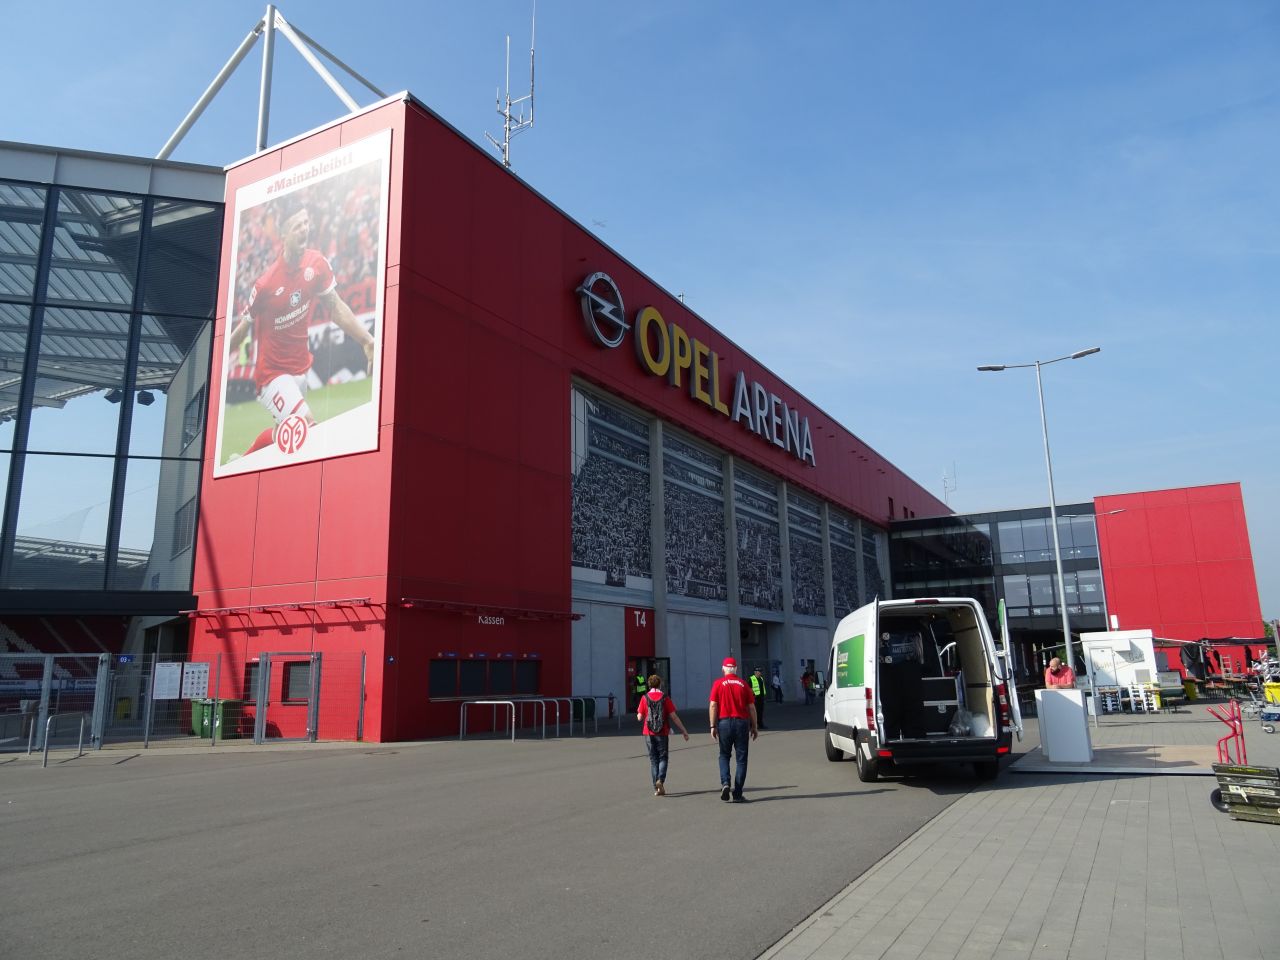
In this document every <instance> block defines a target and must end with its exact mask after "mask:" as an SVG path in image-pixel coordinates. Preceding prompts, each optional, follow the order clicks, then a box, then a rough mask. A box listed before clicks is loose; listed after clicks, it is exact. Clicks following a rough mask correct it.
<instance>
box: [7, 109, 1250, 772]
mask: <svg viewBox="0 0 1280 960" xmlns="http://www.w3.org/2000/svg"><path fill="white" fill-rule="evenodd" d="M0 364H2V365H3V367H2V369H0V476H3V477H4V478H5V485H4V488H3V489H4V501H3V514H2V517H0V749H6V748H7V749H21V748H23V747H24V746H25V744H27V743H28V742H34V743H36V744H39V743H40V742H41V740H42V738H43V737H44V733H45V731H46V730H48V731H49V735H50V737H53V736H55V735H57V734H58V732H59V728H58V723H60V722H62V720H65V721H67V722H69V723H70V724H72V725H73V726H72V728H71V735H72V738H73V742H74V732H75V731H74V724H75V723H77V721H78V718H79V717H80V716H82V715H83V716H84V717H85V718H86V720H87V721H88V724H89V736H90V738H91V740H92V741H93V742H97V743H98V744H101V743H102V742H103V741H104V740H109V741H120V740H126V739H134V738H139V739H143V740H144V741H145V740H147V739H148V738H150V737H152V736H191V735H206V736H210V737H211V738H213V739H216V738H217V737H218V736H223V737H234V736H245V737H247V736H252V737H254V738H255V739H258V740H264V739H270V738H317V737H320V738H333V739H341V738H364V739H369V740H380V741H386V740H403V739H415V738H421V737H430V736H440V735H448V734H457V733H458V732H459V728H460V726H461V725H462V723H463V721H464V719H465V721H466V723H467V726H468V728H469V729H473V730H474V729H487V728H489V727H490V726H492V725H494V724H501V723H502V720H503V718H502V717H501V716H500V714H499V708H497V707H490V706H489V705H484V706H482V707H479V708H477V709H471V710H469V711H468V708H465V707H464V706H463V704H464V703H465V702H468V701H476V700H513V699H517V700H518V698H526V699H527V698H533V697H567V696H570V695H573V696H576V697H581V698H583V699H582V700H580V701H578V702H577V703H576V704H574V705H570V704H569V703H562V704H561V705H560V706H559V707H556V708H553V709H555V710H556V711H557V713H559V712H569V711H572V712H576V713H578V714H579V715H590V714H591V713H595V715H596V717H597V719H599V718H601V717H603V716H605V715H607V714H608V713H609V712H610V711H612V712H613V713H615V714H616V713H618V712H620V711H627V710H630V709H631V707H632V705H633V704H634V702H635V700H634V697H635V693H636V684H637V681H638V680H639V681H641V682H642V681H643V678H644V677H646V676H647V675H648V674H650V673H658V674H660V675H662V676H663V677H664V678H665V679H666V680H667V684H668V689H669V690H670V691H671V693H672V695H673V697H674V698H675V700H676V702H677V703H679V704H681V705H686V704H694V705H696V704H700V703H702V702H704V700H705V696H706V691H707V690H708V688H709V686H710V683H711V682H712V680H713V679H714V678H715V677H716V676H718V675H719V665H720V662H721V660H722V659H723V658H724V657H725V656H726V655H729V654H732V655H734V656H736V657H738V658H739V660H740V661H741V663H742V666H743V668H744V670H745V671H750V669H751V668H753V667H755V666H760V667H763V668H764V669H765V674H766V676H769V677H771V676H772V675H773V673H774V671H775V670H776V672H777V673H778V675H779V676H780V677H781V680H782V683H783V686H784V691H785V694H786V696H787V697H788V699H796V698H798V697H800V696H802V692H801V687H800V678H801V676H802V675H803V674H804V672H805V671H806V670H817V671H823V670H825V668H826V659H827V653H828V650H829V645H830V638H831V634H832V631H833V630H834V627H835V625H836V623H837V622H838V620H839V619H840V618H841V617H843V616H844V615H845V614H846V613H848V612H849V611H850V610H852V609H854V608H856V607H858V606H860V605H861V604H863V603H865V602H867V601H869V600H871V599H872V598H876V597H880V598H882V599H883V598H888V597H891V596H908V597H910V596H916V597H929V596H942V595H966V596H975V597H978V598H979V599H980V600H982V602H983V604H984V606H985V607H986V609H987V612H988V615H989V616H990V617H991V619H992V622H993V625H994V624H995V623H996V621H997V619H998V618H997V604H998V603H1000V602H1003V603H1004V604H1005V607H1006V609H1007V611H1008V625H1009V629H1010V637H1011V639H1012V640H1013V650H1014V659H1015V666H1016V668H1017V671H1018V678H1019V682H1020V684H1021V685H1022V686H1024V687H1028V688H1029V687H1031V686H1034V685H1035V683H1036V682H1037V680H1038V677H1039V671H1040V670H1041V669H1042V661H1043V659H1044V658H1045V657H1047V656H1048V655H1050V654H1051V653H1053V652H1055V651H1056V647H1057V644H1058V642H1059V640H1060V634H1058V633H1057V630H1058V625H1059V623H1060V610H1061V604H1062V603H1063V602H1065V603H1066V605H1067V611H1068V613H1069V615H1070V617H1071V619H1072V624H1073V627H1074V629H1076V630H1077V631H1078V630H1097V629H1104V628H1105V627H1106V626H1108V625H1109V626H1112V627H1115V626H1117V625H1121V626H1123V628H1125V629H1135V628H1148V629H1153V630H1155V631H1156V632H1157V634H1158V635H1159V636H1164V637H1172V638H1176V639H1182V640H1185V641H1197V640H1199V639H1201V638H1203V637H1221V636H1228V635H1230V636H1235V637H1239V636H1245V637H1250V638H1259V639H1260V638H1261V634H1262V622H1261V616H1260V609H1259V604H1258V599H1257V590H1256V584H1255V581H1254V578H1253V563H1252V556H1251V553H1250V549H1249V543H1248V532H1247V528H1246V526H1245V522H1244V505H1243V497H1242V493H1241V491H1240V488H1239V485H1238V484H1223V485H1217V486H1212V487H1202V488H1185V489H1177V490H1167V491H1153V492H1148V493H1142V494H1129V495H1124V496H1121V497H1101V498H1097V499H1096V500H1095V501H1093V502H1092V503H1085V504H1076V505H1068V506H1066V507H1064V508H1062V510H1060V516H1059V519H1058V532H1059V535H1060V539H1061V541H1062V545H1063V555H1064V558H1065V567H1066V570H1065V576H1064V580H1065V588H1066V589H1065V597H1060V596H1058V591H1057V587H1056V576H1055V571H1054V563H1053V557H1052V555H1051V554H1050V553H1048V549H1049V543H1050V542H1051V538H1050V536H1049V535H1050V533H1051V531H1050V528H1049V526H1048V520H1047V513H1048V511H1047V508H1043V507H1037V508H1033V509H1031V510H1023V511H1003V512H1000V513H992V514H983V515H976V514H975V515H971V516H968V517H955V516H952V515H951V511H950V510H949V509H948V508H947V506H946V505H945V504H944V503H943V502H941V501H940V500H938V499H936V498H935V497H933V496H932V495H930V494H929V493H928V492H927V491H926V490H924V489H923V488H922V487H921V486H920V485H919V484H917V483H915V482H913V481H912V480H911V479H910V478H908V477H907V476H905V475H904V474H903V473H902V471H900V470H899V469H897V468H896V467H894V466H893V465H892V464H891V463H889V462H888V461H887V460H886V459H885V458H884V457H883V456H881V455H880V454H878V453H877V452H876V451H874V450H872V449H870V448H869V447H868V446H867V445H866V444H865V443H864V442H863V441H862V440H860V439H859V438H858V437H857V436H855V435H853V434H852V433H850V432H849V431H848V430H846V429H845V428H844V427H842V426H840V425H839V424H837V423H835V422H834V421H833V420H832V419H831V418H830V417H829V416H827V415H826V414H824V413H823V412H822V411H821V410H819V409H818V408H817V407H815V406H814V405H813V404H812V403H810V402H809V401H808V400H806V399H805V397H803V396H802V395H801V394H800V393H799V392H797V391H796V390H795V389H793V388H792V387H790V386H789V385H787V384H786V383H783V382H782V381H781V380H780V379H779V378H778V377H776V376H775V375H773V374H772V373H770V372H769V370H768V369H767V368H765V367H764V366H763V365H762V364H761V363H760V362H758V361H757V360H756V359H754V358H753V357H751V356H749V355H747V354H746V353H745V352H743V351H742V350H741V349H740V348H739V347H737V346H736V345H735V344H734V343H733V342H732V341H731V340H729V339H728V338H727V337H726V336H725V335H724V334H722V333H720V332H719V331H718V330H717V329H715V328H714V327H712V326H711V325H710V324H708V323H707V322H706V321H704V320H703V319H702V318H700V317H698V316H697V315H695V314H694V313H692V312H691V311H690V310H688V309H687V308H686V307H685V306H684V304H683V303H681V302H680V300H679V299H678V298H677V297H674V296H672V295H670V294H668V293H667V292H665V291H664V290H662V289H660V288H659V287H658V286H657V285H656V284H654V283H653V282H652V281H651V280H650V279H648V278H647V277H646V276H645V275H644V274H643V273H641V272H640V271H639V270H637V269H636V268H635V267H633V266H632V265H631V264H630V263H628V262H627V261H626V260H624V259H622V257H620V256H619V255H618V253H616V252H615V251H613V250H611V249H610V248H609V247H607V246H606V245H604V244H603V243H601V242H600V241H599V239H597V238H596V237H594V236H592V235H591V234H590V233H589V232H588V231H586V230H584V229H583V228H582V227H581V226H580V225H579V224H577V223H575V222H574V221H573V220H572V219H570V218H569V217H567V216H565V215H564V214H563V213H562V212H561V211H559V210H558V209H556V208H555V206H553V205H552V204H550V203H548V202H547V201H546V200H545V199H544V198H542V197H541V196H539V195H538V194H537V193H536V192H535V191H533V190H532V189H530V188H529V186H528V185H526V184H524V183H523V182H521V181H520V180H519V179H518V178H517V177H515V176H513V175H512V174H511V172H510V171H509V170H507V169H505V168H504V167H503V166H502V165H501V164H500V163H499V162H497V161H496V160H495V159H493V158H492V157H491V156H489V154H488V153H486V152H485V151H484V150H482V149H480V148H478V147H477V146H476V145H474V144H473V143H471V142H470V141H469V140H467V139H466V138H465V137H463V136H462V135H460V134H459V133H458V132H457V131H455V130H453V129H452V128H451V127H449V126H448V125H447V124H445V123H444V122H443V121H441V120H440V119H439V118H438V117H437V116H435V115H434V114H433V113H431V111H430V110H428V109H427V108H425V107H424V106H423V105H421V104H420V103H418V102H417V101H416V100H414V99H413V98H412V97H410V96H408V95H401V96H398V97H393V98H390V99H387V100H384V101H382V102H381V103H378V104H375V105H374V106H372V107H369V108H367V109H365V110H363V111H360V112H358V113H356V114H352V115H350V116H348V117H346V118H344V119H342V120H340V121H338V122H335V123H333V124H331V125H329V126H326V127H324V128H322V129H320V130H317V131H314V132H312V133H310V134H308V135H305V136H303V137H300V138H297V139H295V140H293V141H290V142H288V143H285V144H283V145H281V146H279V147H275V148H272V149H270V150H267V151H265V152H263V153H260V154H257V155H255V156H253V157H251V158H249V159H247V160H244V161H242V162H240V163H237V164H234V165H233V166H231V167H229V168H227V169H226V170H223V169H220V168H214V167H205V166H197V165H191V164H179V163H172V162H167V161H154V160H139V159H136V158H128V157H116V156H103V155H99V154H90V153H84V152H79V151H72V150H62V149H56V148H45V147H32V146H27V145H20V144H7V143H0ZM891 528H892V531H893V540H892V551H891V549H890V546H891V541H890V530H891ZM1258 647H1259V645H1258V644H1256V643H1255V644H1254V647H1253V648H1242V650H1243V649H1249V650H1250V653H1251V654H1252V653H1256V652H1257V649H1258ZM520 710H521V711H523V712H522V714H521V716H520V720H521V722H523V723H525V724H529V723H538V722H539V721H540V720H543V719H547V720H551V721H552V722H554V720H555V719H556V713H550V714H545V713H541V712H540V711H539V710H538V709H537V708H532V707H531V706H530V705H529V704H522V705H521V707H520ZM50 718H52V720H51V719H50Z"/></svg>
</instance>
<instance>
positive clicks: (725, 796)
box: [720, 783, 729, 803]
mask: <svg viewBox="0 0 1280 960" xmlns="http://www.w3.org/2000/svg"><path fill="white" fill-rule="evenodd" d="M720 799H721V800H723V801H724V802H725V803H728V802H729V785H728V784H727V783H726V784H725V785H724V786H723V787H721V788H720Z"/></svg>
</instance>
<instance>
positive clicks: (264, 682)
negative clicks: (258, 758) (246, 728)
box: [253, 651, 321, 743]
mask: <svg viewBox="0 0 1280 960" xmlns="http://www.w3.org/2000/svg"><path fill="white" fill-rule="evenodd" d="M320 661H321V655H320V654H318V653H311V652H307V651H304V652H289V651H282V652H272V653H262V654H259V655H258V671H257V682H256V689H255V690H254V706H255V709H254V720H253V723H254V726H253V741H254V743H266V742H267V741H268V740H272V741H277V742H284V741H301V742H311V743H314V742H315V739H316V730H317V729H318V728H319V718H320Z"/></svg>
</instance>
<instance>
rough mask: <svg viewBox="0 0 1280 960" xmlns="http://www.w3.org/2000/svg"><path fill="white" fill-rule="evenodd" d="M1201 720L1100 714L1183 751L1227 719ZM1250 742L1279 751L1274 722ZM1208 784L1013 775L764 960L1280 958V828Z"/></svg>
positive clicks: (918, 836)
mask: <svg viewBox="0 0 1280 960" xmlns="http://www.w3.org/2000/svg"><path fill="white" fill-rule="evenodd" d="M1210 719H1211V718H1210ZM1205 720H1206V715H1205V714H1204V712H1203V708H1202V707H1201V708H1197V709H1193V710H1192V711H1190V712H1188V713H1187V714H1182V715H1170V716H1163V717H1149V718H1144V717H1112V718H1104V719H1103V721H1102V725H1101V726H1100V728H1099V730H1100V733H1099V734H1098V735H1097V736H1095V743H1099V742H1101V743H1102V745H1103V746H1104V747H1105V746H1107V744H1108V742H1113V743H1120V744H1123V743H1124V742H1125V741H1130V742H1133V743H1138V744H1145V745H1147V746H1148V747H1153V748H1155V752H1156V754H1157V755H1158V754H1159V753H1160V748H1161V747H1162V746H1163V744H1162V743H1161V741H1174V742H1173V743H1172V744H1170V745H1169V747H1168V749H1170V750H1171V751H1174V752H1178V751H1187V750H1191V749H1196V748H1204V747H1205V746H1206V742H1210V743H1211V742H1212V741H1214V740H1216V739H1217V737H1218V736H1220V735H1221V731H1225V729H1226V728H1225V727H1223V726H1222V725H1221V724H1216V726H1215V725H1211V724H1209V723H1206V722H1204V721H1205ZM1033 722H1034V721H1033ZM1246 739H1247V744H1248V748H1249V760H1250V762H1252V763H1254V764H1270V765H1274V764H1275V763H1276V760H1277V759H1280V734H1277V735H1276V736H1274V737H1268V736H1267V735H1265V734H1263V733H1262V732H1261V731H1260V730H1259V729H1258V726H1257V724H1256V723H1255V724H1252V725H1247V726H1246ZM1028 759H1029V758H1028ZM1022 762H1025V761H1022ZM1212 787H1213V783H1212V781H1210V780H1206V779H1204V778H1201V777H1197V776H1191V777H1187V776H1155V775H1144V776H1127V775H1120V774H1116V773H1114V772H1108V771H1105V770H1094V771H1092V772H1088V773H1083V774H1068V775H1065V776H1064V775H1059V774H1038V773H1033V774H1024V775H1011V773H1010V772H1009V771H1006V772H1005V773H1004V774H1003V775H1002V777H1001V779H1000V780H998V781H997V782H996V783H994V784H992V785H990V786H989V787H984V788H982V789H978V790H975V791H973V792H972V793H970V794H968V795H966V796H965V797H963V798H962V799H960V800H959V801H957V802H956V803H955V804H953V805H952V806H951V807H949V808H948V809H946V810H945V811H943V812H942V813H941V814H939V816H937V817H936V818H934V819H933V820H932V821H930V822H929V823H928V824H926V825H925V826H924V827H922V828H921V829H920V830H919V831H917V832H916V833H915V834H914V835H913V836H912V837H910V838H909V839H908V840H906V841H905V842H904V843H902V844H901V845H900V846H899V847H898V848H897V849H895V850H894V851H893V853H891V854H890V855H889V856H888V857H886V858H885V859H883V860H881V861H880V862H879V863H878V864H876V866H874V867H873V868H872V869H871V870H869V871H868V872H867V873H865V874H863V875H862V876H861V877H859V878H858V879H857V880H856V881H854V882H853V883H852V884H850V885H849V886H848V887H847V888H845V890H843V891H842V892H841V893H840V894H838V895H837V896H836V897H834V898H833V899H832V900H830V901H829V902H828V903H826V904H825V905H824V906H823V907H821V908H820V909H819V910H818V911H817V912H816V913H814V914H813V915H812V916H811V917H809V918H808V919H807V920H806V921H805V922H804V923H802V924H800V925H799V926H798V927H797V928H796V929H795V930H793V931H792V932H791V933H790V934H788V935H787V936H786V937H784V938H783V939H782V940H781V941H780V942H778V943H777V944H775V945H774V946H773V947H772V948H771V949H770V950H768V951H766V952H765V953H764V954H763V958H766V960H879V958H884V960H916V958H920V960H943V958H945V960H978V958H982V960H986V958H1067V960H1104V958H1105V960H1111V958H1114V960H1130V958H1132V960H1136V958H1160V960H1180V958H1186V960H1202V958H1221V960H1246V958H1257V960H1264V958H1270V957H1276V956H1280V908H1278V906H1277V900H1278V898H1280V885H1277V884H1276V883H1275V879H1276V866H1277V864H1280V828H1277V827H1273V826H1268V825H1265V824H1255V823H1243V822H1240V821H1236V820H1232V819H1231V818H1230V817H1228V816H1227V815H1225V814H1221V813H1218V812H1216V811H1215V810H1214V809H1213V808H1212V806H1211V805H1210V803H1209V799H1208V797H1209V792H1210V790H1211V789H1212Z"/></svg>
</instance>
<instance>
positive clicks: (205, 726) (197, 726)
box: [191, 700, 213, 737]
mask: <svg viewBox="0 0 1280 960" xmlns="http://www.w3.org/2000/svg"><path fill="white" fill-rule="evenodd" d="M212 707H213V701H212V700H192V701H191V733H192V735H193V736H197V737H207V736H209V712H210V709H211V708H212Z"/></svg>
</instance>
